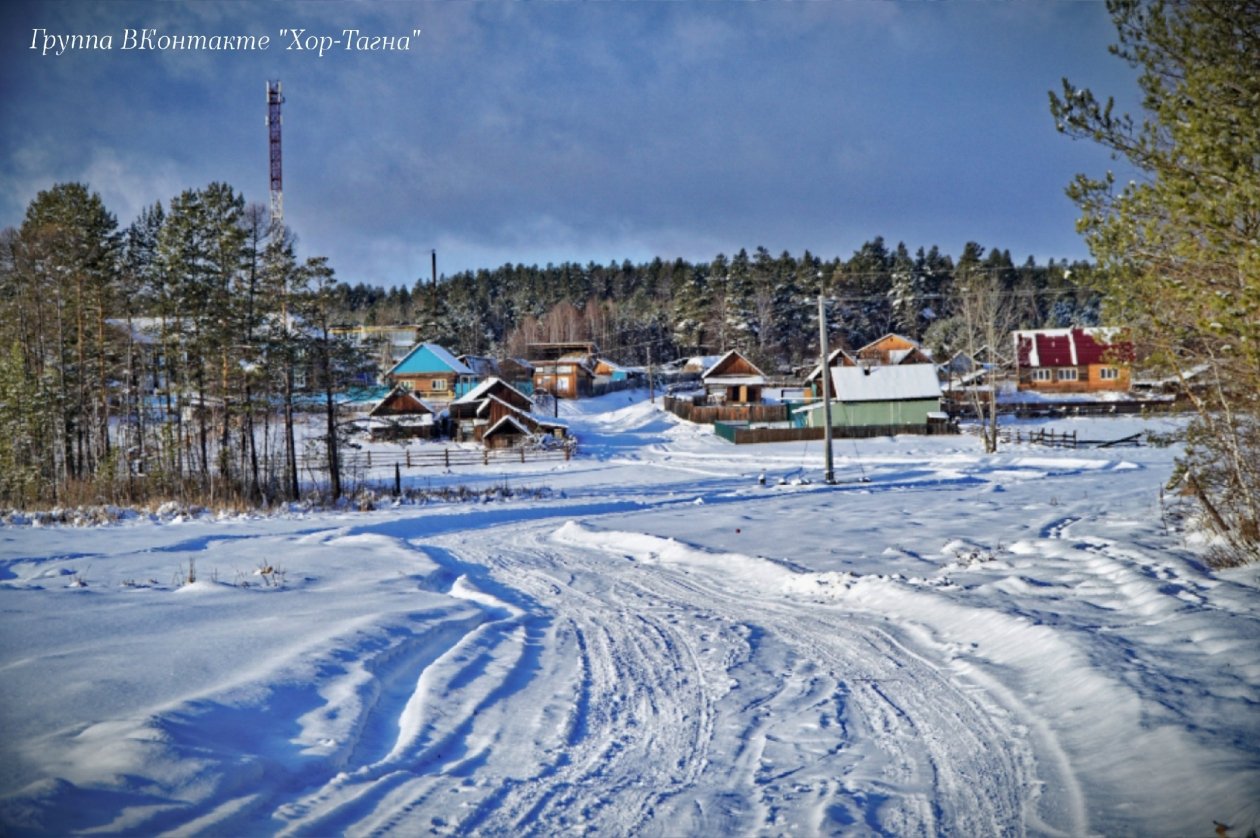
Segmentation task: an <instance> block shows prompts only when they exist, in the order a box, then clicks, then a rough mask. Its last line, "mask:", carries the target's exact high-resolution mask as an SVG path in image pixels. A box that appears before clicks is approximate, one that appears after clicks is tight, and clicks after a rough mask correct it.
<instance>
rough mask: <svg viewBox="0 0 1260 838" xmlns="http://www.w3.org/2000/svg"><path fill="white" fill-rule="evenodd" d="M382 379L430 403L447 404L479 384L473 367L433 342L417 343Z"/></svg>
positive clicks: (479, 381)
mask: <svg viewBox="0 0 1260 838" xmlns="http://www.w3.org/2000/svg"><path fill="white" fill-rule="evenodd" d="M385 377H386V378H387V379H388V380H389V383H390V384H391V385H399V384H401V385H402V386H404V387H407V388H408V389H410V390H411V391H412V392H414V393H415V394H416V395H417V396H419V397H420V398H421V399H424V400H425V401H427V402H429V403H434V402H440V403H443V404H445V403H447V402H450V401H451V400H453V399H457V398H459V397H460V396H462V395H464V394H465V393H467V392H468V391H470V390H472V389H473V388H474V387H476V386H477V385H478V384H480V383H481V380H480V378H479V377H478V375H477V374H476V373H475V372H473V370H472V368H471V367H469V366H468V365H467V364H464V363H462V362H461V361H460V360H459V359H458V358H456V357H455V356H454V355H452V354H451V353H450V352H449V351H447V350H446V349H445V348H444V347H441V346H439V345H438V344H436V343H420V344H417V345H416V346H414V347H413V348H412V350H411V351H410V352H408V353H407V354H406V355H405V356H404V357H403V359H402V360H401V361H399V362H398V363H397V364H394V366H393V367H391V368H390V370H389V372H387V373H385Z"/></svg>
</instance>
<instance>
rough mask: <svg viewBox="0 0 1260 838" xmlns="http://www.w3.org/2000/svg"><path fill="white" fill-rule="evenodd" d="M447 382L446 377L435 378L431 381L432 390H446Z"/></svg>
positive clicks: (430, 387)
mask: <svg viewBox="0 0 1260 838" xmlns="http://www.w3.org/2000/svg"><path fill="white" fill-rule="evenodd" d="M446 386H447V382H446V379H445V378H435V379H433V380H432V381H430V382H429V389H430V390H445V389H446Z"/></svg>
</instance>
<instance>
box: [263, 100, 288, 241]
mask: <svg viewBox="0 0 1260 838" xmlns="http://www.w3.org/2000/svg"><path fill="white" fill-rule="evenodd" d="M282 104H284V97H283V96H281V95H280V82H279V81H269V82H267V137H268V147H269V148H270V151H271V223H272V225H273V226H281V225H283V224H284V191H283V182H282V179H281V177H280V106H281V105H282Z"/></svg>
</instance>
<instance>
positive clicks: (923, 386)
mask: <svg viewBox="0 0 1260 838" xmlns="http://www.w3.org/2000/svg"><path fill="white" fill-rule="evenodd" d="M831 382H832V386H833V387H834V388H835V389H834V393H835V398H836V399H837V400H838V401H842V402H888V401H906V400H909V399H936V398H940V395H941V383H940V381H939V380H938V379H937V377H936V367H935V366H934V365H932V364H899V365H896V366H890V365H884V366H874V367H870V368H863V367H832V368H831Z"/></svg>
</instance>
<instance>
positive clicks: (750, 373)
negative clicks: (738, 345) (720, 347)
mask: <svg viewBox="0 0 1260 838" xmlns="http://www.w3.org/2000/svg"><path fill="white" fill-rule="evenodd" d="M741 364H742V365H743V366H746V367H747V368H748V369H747V370H746V371H736V372H728V370H730V369H731V368H732V367H737V366H740V365H741ZM700 377H701V378H702V379H705V380H706V381H707V380H710V379H717V378H720V379H723V380H731V379H738V380H739V381H740V382H741V383H743V382H745V381H747V382H749V383H752V382H754V381H755V380H756V379H760V383H764V381H765V378H766V374H765V373H764V372H762V371H761V370H760V369H758V368H757V365H756V364H754V363H753V362H752V361H750V360H748V359H747V358H745V357H744V356H743V354H742V353H740V352H739V350H736V349H732V350H730V351H729V352H727V353H726V354H725V355H723V356H722V357H721V358H718V359H717V360H716V361H714V362H713V366H711V367H709V368H708V369H707V370H705V371H704V372H703V373H701V374H700Z"/></svg>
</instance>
